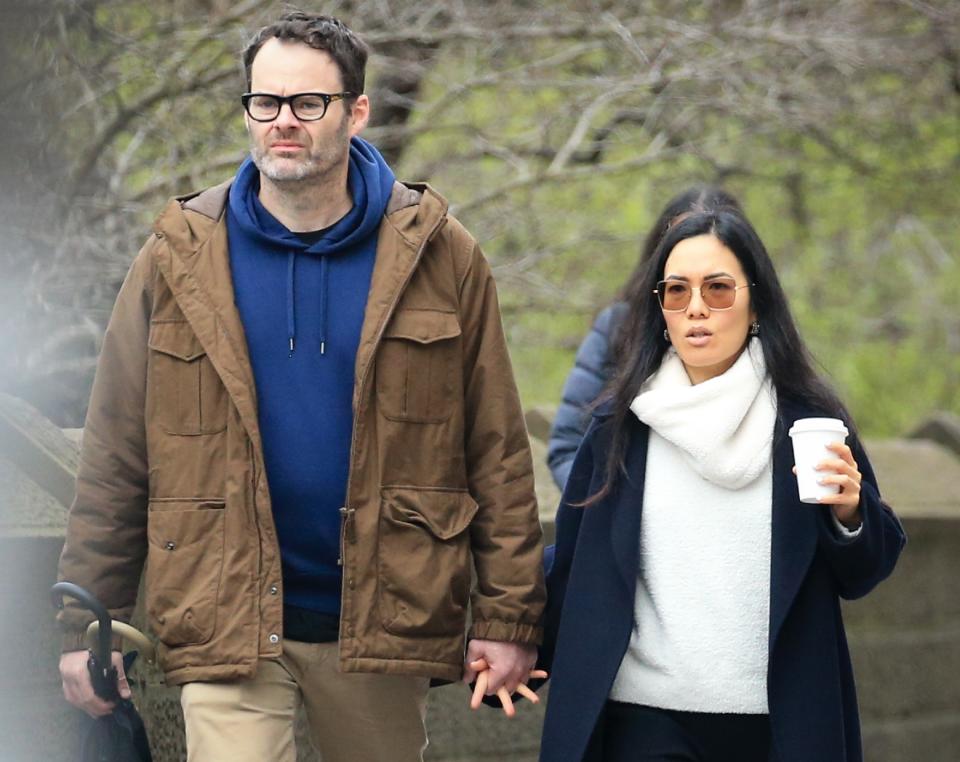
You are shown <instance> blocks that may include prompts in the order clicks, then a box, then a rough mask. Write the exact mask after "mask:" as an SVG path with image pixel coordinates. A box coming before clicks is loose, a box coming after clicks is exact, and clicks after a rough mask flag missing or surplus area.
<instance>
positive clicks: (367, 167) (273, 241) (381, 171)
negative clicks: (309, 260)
mask: <svg viewBox="0 0 960 762" xmlns="http://www.w3.org/2000/svg"><path fill="white" fill-rule="evenodd" d="M349 161H350V163H349V167H348V175H347V184H348V188H349V190H350V195H351V197H352V199H353V206H352V207H351V209H350V211H349V212H347V213H346V214H345V215H344V216H343V217H341V218H340V219H339V220H337V222H335V223H334V224H333V225H331V226H330V227H329V228H327V229H326V230H324V231H322V235H321V236H320V238H319V239H317V240H314V241H313V242H312V243H310V242H309V241H308V240H305V238H304V237H303V236H302V235H298V234H297V233H294V232H291V231H290V230H288V229H287V228H286V226H284V225H283V224H282V223H281V222H280V221H279V220H277V218H276V217H274V216H273V215H272V214H270V212H268V211H267V209H266V208H265V207H264V206H263V204H261V203H260V199H259V197H258V196H259V192H260V172H259V170H258V169H257V167H256V165H255V164H254V163H253V159H252V158H250V157H248V158H247V159H246V161H244V162H243V164H241V165H240V169H239V170H238V172H237V177H236V180H235V182H234V183H233V185H232V186H231V188H230V197H229V205H230V213H231V216H232V218H233V221H234V223H235V224H236V225H237V227H238V228H239V230H240V231H241V232H242V234H243V236H244V237H245V238H246V239H247V241H248V242H249V243H250V244H252V245H254V246H256V247H259V248H261V249H262V250H263V251H264V256H272V255H273V254H272V253H273V252H275V253H278V254H283V255H285V256H286V258H287V262H286V289H285V292H286V293H285V299H286V324H287V325H286V334H287V344H288V347H289V351H290V354H291V355H292V354H293V352H294V351H295V348H296V337H297V305H296V293H297V258H298V256H300V255H306V256H310V257H317V258H318V259H319V264H320V284H319V293H318V294H317V296H318V298H319V302H320V315H319V319H320V345H319V349H320V354H321V355H322V354H325V352H326V339H327V336H326V332H327V300H328V291H329V283H328V269H329V257H331V256H336V255H339V254H345V253H348V252H356V251H359V250H361V249H363V248H365V247H366V248H369V242H370V241H371V240H375V237H376V233H377V231H378V230H379V228H380V223H381V221H382V220H383V215H384V212H385V211H386V209H387V204H388V202H389V201H390V194H391V192H392V191H393V185H394V181H395V178H394V175H393V171H392V170H391V169H390V167H388V166H387V163H386V161H384V159H383V157H382V156H381V155H380V152H379V151H377V149H376V148H374V147H373V146H372V145H371V144H370V143H367V142H366V141H365V140H362V139H361V138H356V137H355V138H353V139H352V140H351V141H350V159H349Z"/></svg>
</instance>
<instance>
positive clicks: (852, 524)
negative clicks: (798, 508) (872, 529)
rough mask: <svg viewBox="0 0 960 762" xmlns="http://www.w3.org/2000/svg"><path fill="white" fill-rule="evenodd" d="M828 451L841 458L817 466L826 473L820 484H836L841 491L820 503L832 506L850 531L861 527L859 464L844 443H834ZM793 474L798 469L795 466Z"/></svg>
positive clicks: (823, 498) (824, 498) (835, 513)
mask: <svg viewBox="0 0 960 762" xmlns="http://www.w3.org/2000/svg"><path fill="white" fill-rule="evenodd" d="M827 449H829V450H832V451H833V452H835V453H836V454H837V455H838V456H839V457H837V458H835V459H830V460H823V461H821V462H820V463H818V464H817V471H822V472H824V475H823V476H822V477H820V480H819V481H820V484H836V485H837V486H838V487H839V488H840V491H839V492H838V493H837V494H836V495H827V496H826V497H821V498H820V500H819V502H820V503H821V504H823V505H829V506H831V509H832V510H833V515H834V516H836V517H837V521H839V522H840V523H841V524H843V525H844V526H845V527H847V528H848V529H855V528H856V527H858V526H860V524H861V519H860V480H861V478H862V477H861V475H860V471H859V469H858V468H857V462H856V461H855V460H854V459H853V453H852V452H851V451H850V447H849V446H847V445H846V444H844V443H843V442H833V443H831V444H828V445H827ZM793 472H794V473H796V472H797V469H796V466H794V469H793Z"/></svg>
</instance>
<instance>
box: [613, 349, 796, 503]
mask: <svg viewBox="0 0 960 762" xmlns="http://www.w3.org/2000/svg"><path fill="white" fill-rule="evenodd" d="M630 409H631V410H632V411H633V412H634V414H635V415H636V416H637V418H639V419H640V420H641V421H643V422H644V423H646V424H647V425H648V426H650V428H652V429H653V430H654V431H656V432H657V433H658V434H659V435H660V436H662V437H663V438H664V439H666V440H667V441H668V442H671V443H672V444H674V445H675V446H676V447H678V448H680V449H681V450H682V451H683V453H684V455H685V456H686V459H687V462H688V463H689V464H690V466H691V468H693V469H694V470H695V471H696V472H697V473H698V474H700V475H701V476H702V477H703V478H704V479H707V480H708V481H710V482H713V483H714V484H717V485H719V486H721V487H725V488H726V489H739V488H741V487H743V486H745V485H747V484H749V483H750V482H752V481H753V480H754V479H756V478H757V477H758V476H759V475H760V474H761V473H762V472H763V470H764V468H766V466H767V465H768V464H769V462H770V449H771V445H772V442H773V427H774V423H775V421H776V416H777V402H776V393H775V392H774V389H773V383H772V382H771V380H770V378H769V376H768V375H767V369H766V363H764V360H763V350H762V348H761V346H760V340H759V339H757V338H751V339H750V342H749V344H748V345H747V348H746V350H745V351H744V352H742V353H741V354H740V357H738V358H737V361H736V362H735V363H734V364H733V365H732V366H731V367H730V368H729V369H728V370H727V371H726V372H725V373H722V374H721V375H719V376H717V377H715V378H711V379H710V380H709V381H704V382H703V383H700V384H696V385H693V384H691V383H690V378H689V376H687V371H686V370H685V369H684V367H683V363H682V362H681V361H680V357H679V355H677V352H676V350H675V349H673V347H671V348H670V349H669V350H668V352H667V354H666V355H665V356H664V358H663V362H662V363H661V364H660V369H659V370H658V371H657V372H656V373H654V374H653V375H652V376H650V378H649V379H647V381H646V382H645V383H644V384H643V386H642V387H641V389H640V393H639V394H638V395H637V396H636V398H634V400H633V402H632V403H630Z"/></svg>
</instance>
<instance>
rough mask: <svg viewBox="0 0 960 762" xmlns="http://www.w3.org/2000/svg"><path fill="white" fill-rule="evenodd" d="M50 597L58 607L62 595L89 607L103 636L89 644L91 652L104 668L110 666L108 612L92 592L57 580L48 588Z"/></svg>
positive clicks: (61, 603) (61, 601) (60, 606)
mask: <svg viewBox="0 0 960 762" xmlns="http://www.w3.org/2000/svg"><path fill="white" fill-rule="evenodd" d="M50 597H51V599H52V600H53V605H54V606H55V607H56V608H58V609H62V608H63V599H64V597H69V598H75V599H76V600H77V601H79V602H80V603H81V604H82V605H83V606H84V608H87V609H89V610H90V611H91V612H93V615H94V616H96V618H97V621H98V623H99V629H98V632H100V633H103V634H104V637H102V638H100V640H99V642H98V643H96V644H95V646H91V648H90V650H91V651H92V652H93V654H94V656H95V657H96V658H97V660H98V661H99V662H100V664H102V665H103V667H104V669H106V668H107V667H109V666H110V626H111V620H110V614H109V612H108V611H107V609H106V607H105V606H104V605H103V604H102V603H100V601H98V600H97V599H96V598H95V597H94V596H93V594H92V593H90V592H88V591H87V590H84V589H83V588H82V587H80V586H79V585H75V584H73V583H72V582H57V584H55V585H54V586H53V587H51V588H50Z"/></svg>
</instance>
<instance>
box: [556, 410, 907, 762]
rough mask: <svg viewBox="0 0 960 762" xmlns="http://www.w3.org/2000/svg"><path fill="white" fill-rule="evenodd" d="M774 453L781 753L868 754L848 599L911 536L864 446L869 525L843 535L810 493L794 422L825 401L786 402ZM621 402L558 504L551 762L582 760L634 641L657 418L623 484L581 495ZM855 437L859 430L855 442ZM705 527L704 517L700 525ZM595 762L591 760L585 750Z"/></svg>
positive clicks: (636, 427)
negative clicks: (803, 482)
mask: <svg viewBox="0 0 960 762" xmlns="http://www.w3.org/2000/svg"><path fill="white" fill-rule="evenodd" d="M779 405H780V410H779V416H778V423H777V432H776V435H775V439H774V452H773V497H772V500H773V509H772V510H773V515H772V522H773V526H772V539H771V546H772V547H771V572H770V577H771V578H770V639H769V666H768V672H767V696H768V702H769V708H770V722H771V732H772V739H773V748H774V753H773V754H772V755H771V759H775V760H777V762H813V760H816V762H860V761H861V760H862V752H861V746H860V724H859V717H858V712H857V698H856V692H855V688H854V682H853V671H852V668H851V665H850V656H849V653H848V651H847V640H846V635H845V634H844V629H843V622H842V619H841V615H840V601H839V599H840V598H859V597H860V596H862V595H865V594H866V593H868V592H869V591H870V590H871V589H872V588H873V587H874V586H875V585H876V584H877V583H879V582H880V581H881V580H883V579H884V578H885V577H887V575H889V574H890V572H891V571H892V570H893V567H894V565H895V564H896V561H897V557H898V556H899V554H900V550H901V549H902V548H903V545H904V543H905V542H906V537H905V535H904V533H903V529H902V527H901V526H900V522H899V521H898V520H897V518H896V516H894V514H893V512H892V511H891V510H890V508H889V507H888V506H887V505H885V504H884V503H883V501H882V500H881V498H880V493H879V491H878V488H877V483H876V479H875V477H874V474H873V470H872V468H871V467H870V463H869V461H868V460H867V457H866V454H865V453H864V452H863V449H862V448H861V447H860V445H859V444H858V443H857V442H856V441H852V443H851V447H852V449H853V452H854V458H855V459H856V461H857V464H858V466H859V469H860V472H861V473H862V475H863V481H862V484H861V493H860V494H861V506H860V507H861V513H862V517H863V531H862V532H861V533H860V534H859V535H858V536H857V537H856V538H855V539H852V540H850V539H841V538H840V537H839V535H838V533H837V532H836V529H835V527H833V525H832V522H831V520H830V517H829V508H828V507H826V506H815V505H808V504H804V503H801V502H800V501H799V497H798V495H797V485H796V477H795V476H794V475H793V473H792V471H791V469H792V466H793V450H792V446H791V443H790V439H789V437H788V436H786V434H785V432H786V430H787V429H788V428H789V426H790V425H791V424H792V422H793V421H794V420H796V419H797V418H804V417H815V416H817V415H818V413H817V411H814V410H809V409H805V408H804V407H803V406H801V405H796V404H791V403H789V402H788V401H784V400H781V401H780V403H779ZM609 415H610V405H609V403H607V404H605V405H604V406H601V408H600V409H598V410H597V411H596V413H595V414H594V420H593V422H592V423H591V425H590V427H589V428H588V430H587V433H586V435H585V437H584V440H583V444H582V446H581V447H580V450H579V452H578V453H577V457H576V459H575V460H574V464H573V468H572V470H571V473H570V478H569V480H568V482H567V487H566V490H565V491H564V495H563V499H562V502H561V505H560V509H559V512H558V514H557V543H556V554H555V557H554V559H553V563H552V564H551V568H550V570H549V573H548V576H547V610H546V614H545V624H546V639H545V643H544V646H543V648H542V649H541V654H542V656H541V664H542V666H544V667H545V668H546V669H548V670H549V671H550V673H551V678H550V683H551V685H550V697H549V700H548V703H547V711H546V719H545V721H544V728H543V742H542V746H541V752H540V760H541V762H580V760H583V759H585V756H584V755H585V752H586V750H587V745H588V741H589V739H590V736H591V733H592V732H593V729H594V727H595V725H596V723H597V720H598V718H599V716H600V713H601V711H602V709H603V706H604V703H605V702H606V700H607V696H608V695H609V692H610V688H611V686H612V685H613V681H614V678H615V676H616V674H617V670H618V669H619V667H620V661H621V659H622V658H623V655H624V653H625V652H626V649H627V645H628V643H629V641H630V632H631V628H632V627H633V623H634V616H633V613H634V592H635V589H636V584H637V571H638V565H637V564H638V552H639V534H640V511H641V508H642V504H643V480H644V473H645V469H646V456H647V443H648V439H649V428H648V427H647V426H646V425H645V424H643V423H641V422H640V421H639V420H638V419H636V418H635V417H634V416H629V419H628V421H629V423H628V426H629V427H630V431H629V445H628V449H627V455H626V468H627V473H628V474H629V478H627V479H621V480H620V484H619V486H618V487H617V489H616V490H615V492H614V493H611V494H610V495H608V496H607V497H606V498H604V499H603V500H602V501H600V502H598V503H596V504H594V505H592V506H590V507H588V508H575V507H571V505H570V504H571V503H577V502H580V501H582V500H583V499H584V498H585V497H587V496H588V495H591V494H594V493H595V492H597V491H598V490H599V488H600V486H601V485H602V483H603V469H604V464H605V462H606V457H607V453H608V450H609V446H610V437H611V427H610V426H609V425H608V424H609ZM852 439H853V438H852V437H851V440H852ZM691 531H696V527H691ZM587 758H588V759H589V757H587Z"/></svg>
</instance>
